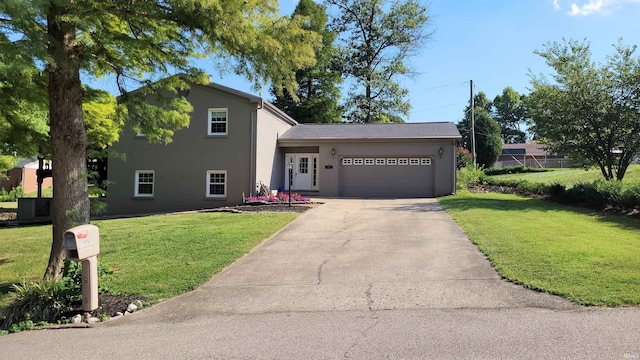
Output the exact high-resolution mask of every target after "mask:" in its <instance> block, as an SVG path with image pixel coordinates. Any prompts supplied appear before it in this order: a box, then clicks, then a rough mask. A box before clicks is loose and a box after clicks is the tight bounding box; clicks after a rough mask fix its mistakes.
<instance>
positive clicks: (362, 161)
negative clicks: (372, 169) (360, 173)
mask: <svg viewBox="0 0 640 360" xmlns="http://www.w3.org/2000/svg"><path fill="white" fill-rule="evenodd" d="M363 163H364V159H362V158H355V159H353V165H362V164H363Z"/></svg>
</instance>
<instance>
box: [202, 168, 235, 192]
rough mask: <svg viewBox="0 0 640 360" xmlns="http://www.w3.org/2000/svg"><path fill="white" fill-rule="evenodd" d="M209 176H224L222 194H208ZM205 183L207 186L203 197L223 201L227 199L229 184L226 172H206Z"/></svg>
mask: <svg viewBox="0 0 640 360" xmlns="http://www.w3.org/2000/svg"><path fill="white" fill-rule="evenodd" d="M211 174H224V194H222V195H220V194H210V193H209V187H210V185H211V176H210V175H211ZM205 183H206V184H207V187H206V189H205V195H206V197H207V198H214V199H223V198H226V197H227V184H228V183H229V177H228V175H227V170H207V177H206V181H205Z"/></svg>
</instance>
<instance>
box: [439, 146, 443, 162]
mask: <svg viewBox="0 0 640 360" xmlns="http://www.w3.org/2000/svg"><path fill="white" fill-rule="evenodd" d="M438 154H440V158H441V159H442V154H444V149H442V146H440V150H438Z"/></svg>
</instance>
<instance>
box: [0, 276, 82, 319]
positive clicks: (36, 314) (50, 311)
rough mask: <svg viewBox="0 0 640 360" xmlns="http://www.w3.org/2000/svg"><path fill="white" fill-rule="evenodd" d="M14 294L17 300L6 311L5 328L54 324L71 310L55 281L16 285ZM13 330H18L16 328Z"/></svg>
mask: <svg viewBox="0 0 640 360" xmlns="http://www.w3.org/2000/svg"><path fill="white" fill-rule="evenodd" d="M13 292H14V293H15V294H16V298H15V300H13V301H12V302H11V303H10V304H9V305H8V306H7V308H6V310H5V314H6V318H5V321H4V324H3V328H12V326H13V325H16V324H20V323H28V322H29V321H36V322H37V321H44V322H54V321H56V320H58V319H59V318H60V317H61V315H62V314H63V313H65V312H67V311H69V310H71V306H70V305H69V304H67V303H66V302H65V295H64V293H63V291H61V288H60V286H58V285H57V283H56V282H53V281H45V280H42V281H37V282H31V283H27V284H20V285H15V284H14V285H13ZM12 329H13V330H14V331H15V330H16V329H15V327H14V328H12Z"/></svg>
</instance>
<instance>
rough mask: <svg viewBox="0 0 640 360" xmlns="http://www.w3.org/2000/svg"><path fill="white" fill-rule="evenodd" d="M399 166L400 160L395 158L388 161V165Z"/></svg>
mask: <svg viewBox="0 0 640 360" xmlns="http://www.w3.org/2000/svg"><path fill="white" fill-rule="evenodd" d="M397 164H398V159H394V158H389V159H387V165H397Z"/></svg>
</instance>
